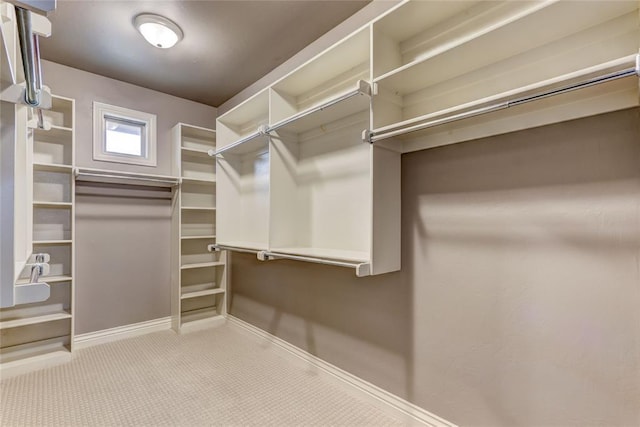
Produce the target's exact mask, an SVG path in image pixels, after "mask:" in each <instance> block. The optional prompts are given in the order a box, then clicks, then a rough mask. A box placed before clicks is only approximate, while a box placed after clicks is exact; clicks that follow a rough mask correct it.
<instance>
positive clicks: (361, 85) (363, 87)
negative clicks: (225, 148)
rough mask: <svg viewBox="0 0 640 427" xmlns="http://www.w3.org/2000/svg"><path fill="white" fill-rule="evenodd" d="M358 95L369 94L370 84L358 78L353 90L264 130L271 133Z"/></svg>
mask: <svg viewBox="0 0 640 427" xmlns="http://www.w3.org/2000/svg"><path fill="white" fill-rule="evenodd" d="M359 95H367V96H371V86H370V85H369V83H367V82H365V81H363V80H358V83H357V87H356V88H355V89H354V90H352V91H350V92H347V93H345V94H343V95H341V96H339V97H337V98H334V99H331V100H329V101H327V102H325V103H324V104H320V105H318V106H317V107H314V108H310V109H309V110H306V111H303V112H301V113H300V114H296V115H294V116H291V117H289V118H288V119H285V120H283V121H281V122H278V123H276V124H274V125H273V126H269V127H268V128H267V130H266V132H267V133H271V132H273V131H276V130H278V129H280V128H281V127H284V126H286V125H288V124H289V123H293V122H295V121H297V120H300V119H302V118H304V117H307V116H310V115H311V114H315V113H317V112H319V111H322V110H326V109H327V108H330V107H333V106H334V105H336V104H339V103H341V102H343V101H346V100H347V99H350V98H353V97H354V96H359Z"/></svg>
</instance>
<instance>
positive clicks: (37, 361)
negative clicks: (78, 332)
mask: <svg viewBox="0 0 640 427" xmlns="http://www.w3.org/2000/svg"><path fill="white" fill-rule="evenodd" d="M70 359H71V351H70V349H69V337H68V336H62V337H55V338H51V339H47V340H41V341H37V342H33V343H27V344H21V345H16V346H11V347H3V348H2V349H1V350H0V362H2V365H0V375H1V376H2V377H3V378H4V377H5V374H9V373H10V374H12V375H15V374H19V373H22V372H28V370H29V366H38V365H40V366H42V367H44V366H50V365H52V364H55V363H58V362H63V361H67V360H70ZM27 360H28V361H29V362H30V363H29V364H28V365H27V363H25V361H27Z"/></svg>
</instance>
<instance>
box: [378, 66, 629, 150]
mask: <svg viewBox="0 0 640 427" xmlns="http://www.w3.org/2000/svg"><path fill="white" fill-rule="evenodd" d="M631 76H636V77H640V55H635V66H634V67H632V68H626V69H624V70H620V71H615V72H612V73H608V74H604V75H601V76H598V77H593V78H590V79H587V80H584V81H581V82H578V83H573V84H570V85H567V86H563V87H560V88H557V89H552V90H548V91H544V92H539V93H536V94H533V95H529V96H523V97H520V98H515V99H511V100H507V101H502V102H498V103H495V104H491V105H488V106H484V107H479V108H475V109H472V110H467V111H464V112H461V113H457V114H451V115H447V116H445V117H441V118H437V119H433V120H430V121H427V122H423V123H418V124H416V125H412V126H406V123H405V124H404V125H398V126H388V127H386V128H384V130H378V131H369V132H367V131H365V140H366V141H367V142H371V143H375V142H377V141H381V140H383V139H388V138H393V137H395V136H400V135H404V134H407V133H412V132H417V131H420V130H424V129H428V128H431V127H435V126H440V125H443V124H447V123H452V122H456V121H459V120H463V119H468V118H471V117H476V116H481V115H483V114H487V113H491V112H494V111H498V110H504V109H506V108H510V107H515V106H518V105H522V104H526V103H529V102H533V101H538V100H541V99H544V98H549V97H551V96H555V95H561V94H563V93H567V92H572V91H574V90H579V89H584V88H587V87H591V86H595V85H599V84H601V83H606V82H610V81H613V80H618V79H621V78H625V77H631Z"/></svg>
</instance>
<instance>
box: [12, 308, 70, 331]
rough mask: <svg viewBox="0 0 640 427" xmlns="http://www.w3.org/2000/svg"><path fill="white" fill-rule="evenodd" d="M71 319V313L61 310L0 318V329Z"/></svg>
mask: <svg viewBox="0 0 640 427" xmlns="http://www.w3.org/2000/svg"><path fill="white" fill-rule="evenodd" d="M65 319H71V313H69V312H67V311H60V312H57V313H49V314H43V315H41V316H31V317H25V318H20V319H12V320H0V330H6V329H10V328H19V327H21V326H29V325H37V324H40V323H47V322H55V321H57V320H65Z"/></svg>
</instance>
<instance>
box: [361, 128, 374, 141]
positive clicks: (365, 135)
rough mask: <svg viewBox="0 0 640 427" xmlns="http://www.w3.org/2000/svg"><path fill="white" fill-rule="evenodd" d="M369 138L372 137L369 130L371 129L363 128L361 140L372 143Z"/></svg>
mask: <svg viewBox="0 0 640 427" xmlns="http://www.w3.org/2000/svg"><path fill="white" fill-rule="evenodd" d="M371 138H373V132H371V129H365V130H363V131H362V142H366V143H368V144H373V141H372V140H371Z"/></svg>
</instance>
